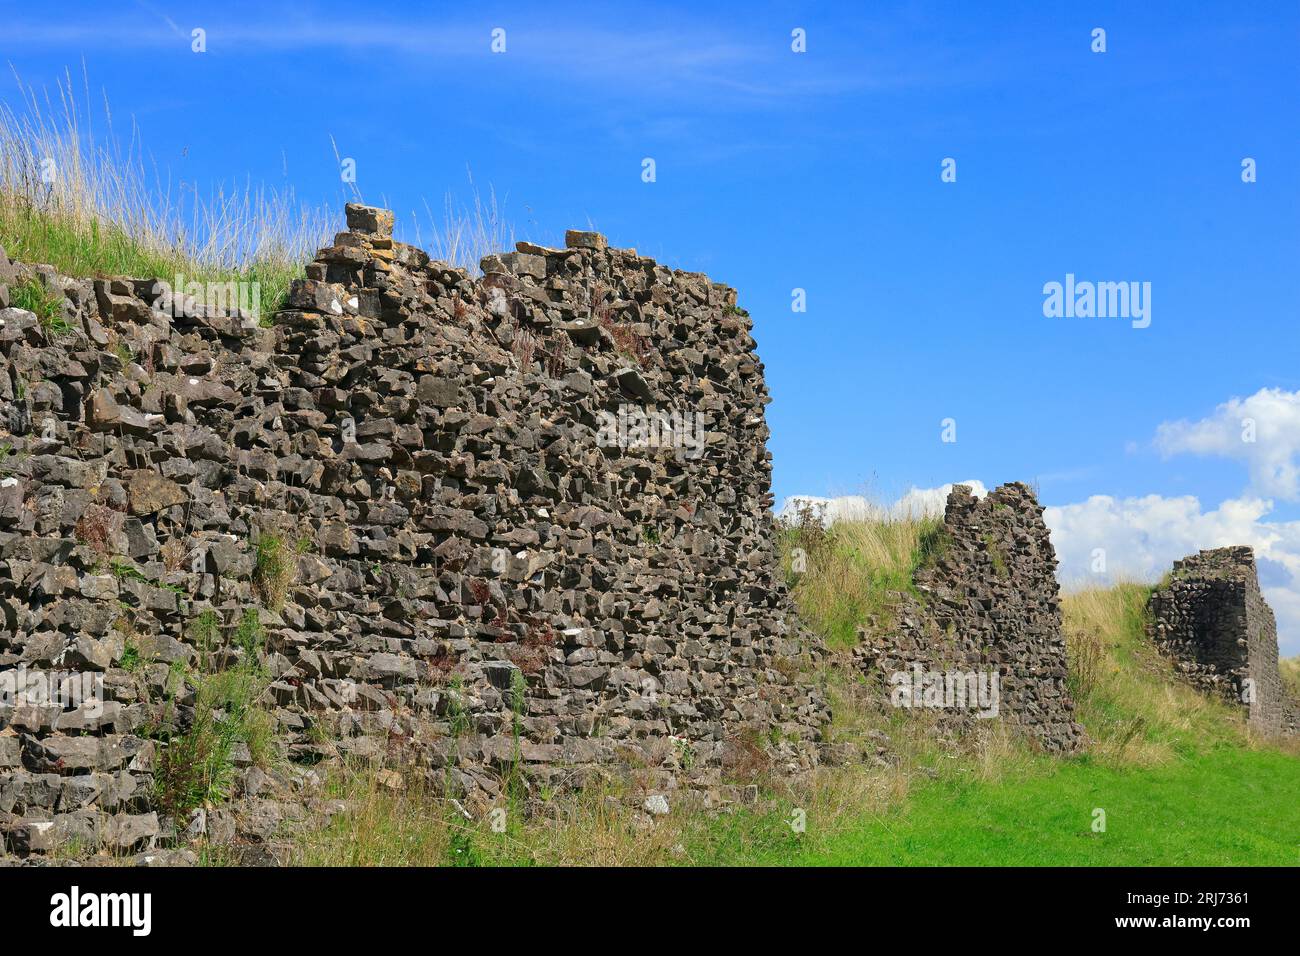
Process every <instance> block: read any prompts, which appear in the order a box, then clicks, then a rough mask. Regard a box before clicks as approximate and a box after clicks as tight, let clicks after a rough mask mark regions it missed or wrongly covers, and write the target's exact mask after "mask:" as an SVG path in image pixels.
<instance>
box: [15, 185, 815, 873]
mask: <svg viewBox="0 0 1300 956" xmlns="http://www.w3.org/2000/svg"><path fill="white" fill-rule="evenodd" d="M347 224H348V229H347V231H346V232H343V233H340V234H339V235H338V236H337V237H336V238H335V241H334V244H333V245H331V246H330V247H328V248H326V249H323V250H321V252H320V253H319V255H318V256H317V258H316V260H315V261H314V262H313V263H311V264H310V265H309V266H308V267H307V278H306V279H305V280H301V281H298V282H296V283H295V284H294V287H293V290H292V293H291V298H290V302H289V307H288V309H287V310H286V311H283V312H281V313H280V314H279V315H277V316H276V319H275V322H274V324H273V325H269V326H267V327H263V325H260V324H259V323H258V321H257V320H256V318H255V317H254V316H251V315H248V314H245V313H241V312H239V311H238V310H234V309H220V310H219V309H212V308H208V307H202V306H200V307H197V308H182V309H175V308H173V297H172V296H171V295H170V294H168V293H166V292H165V291H162V290H160V289H159V287H157V286H156V284H155V283H154V281H153V280H143V279H133V278H106V279H94V280H89V279H86V280H77V279H68V278H66V277H63V276H60V275H58V274H56V273H55V272H54V270H51V269H49V268H47V267H40V266H36V267H32V266H24V265H20V264H17V263H11V262H10V261H9V260H8V259H7V258H6V257H5V256H4V255H3V253H2V252H0V295H7V292H5V291H2V290H5V289H6V287H7V286H10V285H13V284H15V283H18V282H26V281H30V280H33V279H34V280H36V281H39V282H41V283H42V284H43V285H44V286H45V287H46V288H48V289H50V290H52V291H53V292H55V293H57V295H58V296H59V297H61V299H62V304H61V305H60V308H61V309H62V313H63V318H64V319H65V320H66V324H67V326H68V327H69V328H70V329H71V331H66V332H51V331H47V325H46V324H43V323H42V322H40V321H39V320H38V319H37V317H36V316H34V315H32V314H31V313H29V312H24V311H21V310H16V309H5V310H3V311H0V323H2V324H0V425H2V426H3V428H4V430H5V432H7V434H4V435H0V447H3V445H4V444H10V445H12V454H11V455H9V456H8V457H7V458H6V460H5V461H4V462H0V466H3V467H4V469H5V472H4V474H3V476H0V479H2V480H0V599H2V602H0V607H2V608H3V615H4V617H3V620H0V669H4V668H15V669H16V668H18V667H24V668H26V669H28V671H35V672H41V671H56V670H60V671H93V672H95V673H98V674H102V675H103V678H104V684H105V689H106V694H105V696H106V697H107V698H108V700H107V701H106V702H105V706H104V707H103V710H102V714H101V715H100V716H99V717H96V718H93V719H91V718H87V717H86V716H85V714H84V713H79V712H71V711H67V710H63V709H60V708H58V707H48V706H47V707H34V706H24V707H22V708H8V709H0V832H3V834H4V840H5V844H6V846H7V847H8V848H9V850H10V851H11V852H15V853H19V854H27V853H39V852H44V851H48V850H49V849H51V848H52V847H54V846H56V845H58V844H59V842H60V841H64V840H66V839H67V838H70V837H75V838H77V839H78V840H81V841H84V842H85V843H86V844H88V845H106V846H109V847H110V848H112V849H114V850H117V851H123V852H126V851H136V850H140V851H144V850H150V849H151V848H152V847H154V846H155V844H157V843H158V841H160V840H162V841H168V840H170V839H171V838H172V837H174V836H176V835H177V834H178V833H179V831H181V830H183V829H184V828H185V827H186V826H187V825H188V821H168V820H165V819H162V820H160V819H159V816H158V807H157V806H156V805H155V803H154V800H155V797H154V789H153V786H152V776H153V770H154V766H155V762H156V759H157V755H158V750H159V748H160V747H162V746H164V745H165V744H164V743H163V741H164V740H165V739H166V737H167V734H168V732H170V731H172V730H183V729H184V728H185V727H186V726H188V722H189V721H190V720H191V719H192V717H193V712H192V711H193V703H194V699H193V688H192V686H190V685H189V684H185V686H184V687H183V688H182V689H181V690H180V692H179V694H178V695H174V694H173V693H172V692H171V691H169V682H170V681H171V679H172V678H171V675H172V674H173V673H174V672H175V671H177V670H179V669H181V668H182V667H185V666H189V667H192V666H194V665H195V664H196V663H197V659H198V655H197V651H196V647H195V640H194V637H193V623H194V621H195V619H196V618H198V617H199V616H200V615H201V614H203V613H204V612H205V611H211V612H213V613H215V614H216V615H217V617H218V619H219V621H220V623H221V626H222V628H223V630H224V631H225V632H226V633H227V634H229V633H230V632H231V631H232V630H233V629H234V628H235V627H236V626H237V623H238V621H239V620H240V619H241V617H242V615H244V614H245V613H246V612H247V611H248V610H249V609H250V608H252V609H255V610H256V612H257V614H258V616H259V618H260V620H261V622H262V625H263V627H264V628H265V632H266V634H267V638H268V642H267V643H268V646H267V651H266V654H265V658H264V664H265V666H266V667H267V668H268V669H269V671H270V675H271V677H272V678H273V680H272V683H271V684H270V688H269V690H268V691H267V697H266V704H267V705H268V706H269V707H270V708H271V709H272V711H273V713H274V716H275V719H276V723H277V729H278V731H279V733H280V736H281V737H282V739H284V740H287V741H288V753H289V756H290V757H291V758H292V760H293V761H294V764H295V765H297V766H300V767H310V766H311V765H313V764H314V763H317V762H319V761H321V760H328V759H335V758H337V757H339V756H353V757H376V758H384V757H391V756H392V755H393V754H395V753H399V752H400V754H401V756H402V759H405V760H407V761H410V762H412V763H414V764H415V765H416V766H417V767H423V768H425V769H426V771H427V775H428V777H429V781H430V785H432V786H435V787H440V788H444V787H445V788H446V789H447V790H448V791H450V792H451V793H452V794H454V795H456V796H459V797H463V798H466V799H467V800H468V801H469V802H470V803H471V804H475V803H476V804H477V805H479V806H480V807H484V806H486V805H487V804H488V803H489V802H490V801H491V800H493V799H494V798H496V797H497V796H498V794H499V793H500V788H501V785H502V778H503V776H504V775H505V774H506V773H507V772H509V771H512V770H513V769H514V768H515V765H516V762H518V764H519V765H520V766H519V768H518V769H520V770H521V771H522V775H523V778H524V779H525V780H526V781H527V782H528V785H530V786H534V787H537V786H543V785H544V786H546V787H547V788H551V789H554V788H559V787H566V786H571V785H576V784H581V783H582V782H583V781H584V780H585V779H587V778H588V777H589V776H590V775H591V774H593V773H603V772H606V771H607V769H608V768H617V767H627V766H635V767H639V768H641V771H640V774H641V776H640V779H642V781H643V783H644V785H645V786H647V787H650V788H654V789H659V790H667V789H669V788H672V787H675V786H678V784H679V782H680V781H682V780H687V781H688V782H689V783H690V784H691V786H692V788H693V789H694V790H695V791H696V792H707V793H712V794H713V795H714V796H715V797H717V798H718V799H729V798H730V797H731V796H732V794H731V793H730V791H729V790H727V789H726V788H725V787H723V785H722V775H721V768H722V766H723V765H724V763H725V761H726V760H727V757H728V754H729V752H731V750H732V749H733V748H735V747H736V746H737V742H738V741H740V740H749V739H752V738H754V737H759V736H761V737H762V739H764V740H769V741H771V743H770V747H769V749H770V756H771V759H772V760H773V762H774V765H775V766H776V767H777V768H778V770H780V771H782V772H788V773H801V772H804V771H806V770H808V769H809V768H810V767H811V766H812V765H813V764H814V763H815V760H816V746H815V744H816V741H817V738H818V736H819V734H820V730H821V728H822V727H823V726H824V724H825V723H826V721H827V720H828V717H829V714H828V711H827V706H826V704H825V702H824V700H823V699H822V697H821V695H820V693H819V691H818V690H817V688H816V687H815V686H814V685H813V684H812V683H811V682H810V681H809V679H808V678H806V677H802V676H800V674H801V668H802V665H801V663H800V661H801V660H802V661H804V662H805V663H806V662H807V661H809V660H811V659H812V658H813V657H816V656H817V655H819V654H820V653H821V652H820V651H819V649H818V647H817V645H816V643H815V642H814V641H812V640H810V638H809V637H808V635H807V634H806V633H803V632H801V631H800V630H799V628H798V625H797V623H796V621H795V618H794V614H793V611H792V609H791V605H790V603H789V601H788V598H787V595H786V593H785V590H784V585H783V584H782V583H781V581H780V578H779V572H778V571H777V569H776V562H775V558H774V539H773V532H772V524H771V518H770V511H769V509H770V506H771V503H772V499H771V494H770V477H771V461H770V454H769V453H768V452H767V450H766V447H765V445H766V439H767V436H768V430H767V425H766V423H765V419H764V406H765V405H766V404H767V402H768V401H769V398H768V394H767V390H766V388H765V386H764V382H763V365H762V363H761V362H760V361H759V359H758V357H757V356H756V354H755V352H754V341H753V339H752V337H751V336H750V322H749V320H748V318H747V316H746V315H745V314H744V313H743V312H742V311H740V310H738V309H736V307H735V303H736V294H735V292H734V290H732V289H729V288H727V287H726V286H723V285H721V284H718V283H714V282H711V281H710V280H709V279H708V278H706V277H705V276H703V275H699V274H695V273H687V272H681V271H675V270H670V269H667V268H665V267H663V266H660V265H658V264H657V263H655V262H654V261H653V260H651V259H647V258H644V257H641V256H638V255H636V254H635V252H633V251H628V250H618V249H611V248H609V246H608V243H607V242H606V241H605V239H604V238H603V237H601V236H599V235H597V234H595V233H580V232H572V233H570V234H569V235H568V241H567V248H565V249H548V248H544V247H540V246H536V245H533V244H530V243H519V244H518V245H517V248H516V251H514V252H511V253H506V254H501V255H497V256H489V257H488V258H486V259H485V260H484V261H483V268H484V272H485V274H484V275H483V276H482V277H481V278H473V277H471V276H470V275H468V274H467V273H466V272H464V271H463V270H459V269H456V268H452V267H450V266H448V265H446V264H443V263H440V262H436V261H431V260H430V259H429V257H428V256H427V255H426V254H425V253H423V252H421V251H420V250H419V249H416V248H414V247H411V246H408V245H405V244H403V243H400V242H397V241H395V240H394V239H393V237H392V230H393V217H392V214H391V213H390V212H388V211H386V210H381V209H375V208H373V207H365V206H359V205H349V206H348V208H347ZM179 294H180V293H179V292H178V293H177V295H179ZM0 301H7V300H0ZM621 405H630V406H634V407H636V408H639V409H644V410H646V411H654V410H658V411H663V412H667V411H669V410H675V411H680V412H686V413H699V414H702V415H703V416H705V418H706V421H707V426H706V439H707V440H706V441H705V443H704V446H703V448H702V450H701V451H702V453H701V454H700V455H699V456H698V457H692V456H689V455H683V454H680V450H679V449H674V448H663V447H657V448H656V447H618V446H617V445H610V444H609V443H608V442H604V443H602V442H598V440H597V438H598V434H599V432H600V427H601V424H602V418H601V416H600V413H601V412H602V411H604V412H609V413H611V414H613V413H616V412H617V410H618V408H619V406H621ZM269 535H275V536H276V537H277V538H279V539H280V540H281V541H283V542H285V543H287V544H288V546H289V548H290V554H291V555H292V562H293V574H292V581H291V582H290V583H289V585H288V588H287V592H286V594H285V595H284V600H283V603H282V604H280V603H279V602H271V603H274V604H275V605H276V606H273V607H268V606H267V604H268V603H269V602H268V601H267V600H266V597H265V595H264V594H262V593H261V592H260V591H259V589H258V587H257V584H256V581H255V575H254V565H255V552H254V547H253V542H254V540H256V539H258V538H259V537H266V536H269ZM123 566H126V567H128V568H129V569H130V570H129V572H128V573H122V568H123ZM115 571H116V572H117V573H115ZM128 646H129V647H131V648H132V650H133V651H134V652H136V653H138V654H139V657H140V658H141V660H140V663H139V665H138V666H132V667H130V668H126V667H123V655H124V653H125V651H126V649H127V647H128ZM520 689H521V690H522V694H521V695H519V696H517V691H518V690H520ZM173 697H174V699H173ZM83 710H84V708H83ZM516 730H517V734H516ZM254 770H256V768H251V769H250V770H248V771H246V772H245V774H244V777H245V780H244V782H243V783H241V785H240V787H239V788H238V790H239V793H238V795H239V796H240V798H241V799H243V800H244V801H245V805H244V806H243V807H242V809H244V810H247V811H249V812H248V813H246V814H244V816H247V817H249V818H251V819H254V820H256V821H258V823H257V827H256V829H257V830H258V831H259V832H261V831H265V832H266V833H269V832H271V831H273V830H274V824H275V822H276V821H277V820H280V819H284V818H291V817H293V816H295V815H298V814H300V811H301V807H297V806H295V805H294V803H293V801H292V800H289V801H287V802H286V801H285V800H283V799H281V798H279V797H277V799H276V800H274V801H273V800H271V799H270V796H269V793H270V792H271V790H272V789H273V788H272V787H271V786H270V784H269V783H268V782H267V781H266V780H264V779H262V778H264V777H265V776H266V775H264V774H263V775H261V776H258V774H256V773H253V771H254ZM250 774H251V775H252V776H253V778H254V780H253V782H252V783H248V780H247V778H248V777H249V775H250ZM282 782H283V781H282ZM290 782H292V781H290ZM245 784H247V785H245ZM222 812H223V811H213V812H212V813H210V814H208V824H207V825H208V828H209V830H212V829H213V828H214V826H216V824H218V823H219V827H218V828H219V829H220V830H221V831H222V832H223V833H227V834H231V832H232V828H231V826H230V825H229V821H223V820H222V819H221V816H220V814H221V813H222Z"/></svg>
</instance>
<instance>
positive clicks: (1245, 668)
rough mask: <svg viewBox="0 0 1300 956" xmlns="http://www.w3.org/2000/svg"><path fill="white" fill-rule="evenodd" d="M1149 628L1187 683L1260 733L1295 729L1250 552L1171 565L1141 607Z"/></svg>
mask: <svg viewBox="0 0 1300 956" xmlns="http://www.w3.org/2000/svg"><path fill="white" fill-rule="evenodd" d="M1147 610H1148V612H1149V614H1148V616H1149V622H1150V623H1149V625H1148V630H1149V634H1150V636H1151V639H1152V640H1153V641H1154V642H1155V644H1156V646H1157V647H1159V648H1160V649H1161V651H1163V652H1164V653H1165V654H1166V655H1167V656H1169V657H1170V658H1171V659H1172V660H1173V662H1174V664H1175V666H1176V667H1177V668H1178V670H1179V672H1180V673H1181V674H1182V675H1183V676H1184V677H1185V678H1186V679H1187V680H1188V681H1189V682H1190V683H1191V684H1193V685H1194V686H1196V687H1197V688H1199V689H1201V690H1203V691H1205V692H1206V693H1209V694H1213V695H1215V696H1216V697H1219V698H1221V699H1222V700H1225V701H1227V702H1228V703H1230V704H1234V705H1237V706H1240V707H1243V708H1245V710H1246V712H1247V715H1248V721H1249V723H1250V725H1251V726H1252V727H1254V728H1255V729H1256V730H1258V731H1259V732H1261V733H1264V734H1280V733H1287V732H1289V733H1295V732H1296V713H1297V710H1298V709H1300V708H1297V704H1296V702H1295V701H1294V700H1293V699H1291V698H1290V697H1289V696H1288V695H1287V693H1286V691H1285V689H1284V688H1283V685H1282V677H1281V674H1280V673H1279V671H1278V649H1277V622H1276V620H1275V619H1274V617H1273V610H1272V608H1270V607H1269V606H1268V603H1267V602H1266V601H1265V600H1264V595H1263V593H1262V592H1261V591H1260V588H1259V575H1258V572H1257V571H1256V567H1255V552H1254V550H1253V549H1251V548H1249V547H1230V548H1215V549H1213V550H1208V551H1201V552H1198V553H1197V554H1194V555H1191V556H1190V557H1186V558H1183V559H1182V560H1180V561H1175V562H1174V568H1173V571H1172V572H1171V573H1170V575H1169V577H1168V578H1167V579H1166V580H1165V581H1164V582H1163V583H1162V584H1161V585H1160V586H1159V587H1157V588H1156V589H1155V590H1154V591H1153V592H1152V593H1151V597H1150V599H1149V601H1148V604H1147Z"/></svg>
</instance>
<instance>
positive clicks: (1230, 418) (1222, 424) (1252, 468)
mask: <svg viewBox="0 0 1300 956" xmlns="http://www.w3.org/2000/svg"><path fill="white" fill-rule="evenodd" d="M1155 446H1156V448H1157V449H1158V450H1159V451H1160V452H1161V453H1162V454H1164V455H1166V456H1169V455H1178V454H1192V455H1203V456H1212V457H1218V458H1229V459H1233V460H1235V461H1240V462H1244V463H1245V465H1246V468H1247V470H1248V471H1249V473H1250V480H1251V486H1252V487H1253V488H1254V489H1255V490H1256V491H1257V492H1259V493H1260V494H1263V495H1271V496H1274V497H1277V498H1282V499H1283V500H1285V501H1298V500H1300V391H1295V392H1287V391H1284V390H1282V389H1278V388H1263V389H1260V390H1259V391H1258V392H1256V393H1255V394H1254V395H1251V396H1249V397H1247V398H1231V399H1229V400H1228V401H1226V402H1224V403H1223V404H1221V405H1219V406H1218V407H1216V408H1215V409H1214V412H1213V413H1212V414H1210V415H1208V416H1206V417H1205V418H1202V419H1199V420H1197V421H1186V420H1182V421H1176V422H1165V423H1163V424H1161V425H1160V427H1159V428H1157V429H1156V437H1155Z"/></svg>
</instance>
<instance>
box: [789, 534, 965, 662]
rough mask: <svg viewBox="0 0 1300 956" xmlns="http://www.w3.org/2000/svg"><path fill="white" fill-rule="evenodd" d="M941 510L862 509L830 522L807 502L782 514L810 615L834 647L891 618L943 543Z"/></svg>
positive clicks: (798, 596)
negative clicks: (926, 512)
mask: <svg viewBox="0 0 1300 956" xmlns="http://www.w3.org/2000/svg"><path fill="white" fill-rule="evenodd" d="M942 528H943V521H942V519H941V518H938V517H924V516H915V515H906V516H891V515H888V514H887V513H885V512H883V511H881V512H880V513H879V514H878V515H873V514H863V515H862V516H861V517H855V518H853V519H848V520H836V521H834V522H833V523H831V524H830V526H829V527H824V526H823V524H822V521H821V517H820V515H819V514H818V513H817V512H815V511H814V510H812V509H808V508H804V509H801V510H800V511H798V512H796V513H795V514H794V515H792V516H789V517H787V518H783V519H780V520H778V522H777V545H778V549H779V551H780V555H781V563H782V568H783V570H784V571H785V575H786V580H787V582H788V583H789V585H790V593H791V596H792V597H793V598H794V601H795V604H796V605H797V606H798V608H799V611H800V614H801V615H802V616H803V618H804V621H805V622H806V623H807V624H808V626H809V627H811V628H812V629H813V630H814V631H816V632H817V633H818V634H820V635H821V636H822V637H823V638H824V639H825V640H826V642H827V644H828V645H829V646H831V647H832V648H844V647H852V646H853V645H854V644H856V643H857V632H858V628H859V627H862V626H864V625H866V624H867V623H868V622H869V621H870V620H871V619H873V618H875V619H876V620H877V621H879V622H880V623H887V621H888V619H889V615H890V611H891V607H892V605H893V604H894V603H895V600H896V595H897V594H898V593H899V592H907V591H912V590H913V584H912V575H913V573H914V572H915V570H916V568H917V567H918V566H919V565H921V564H922V563H924V562H926V561H929V560H933V559H934V558H935V557H937V556H938V555H939V554H940V553H941V552H942V549H943V538H942V533H941V532H942Z"/></svg>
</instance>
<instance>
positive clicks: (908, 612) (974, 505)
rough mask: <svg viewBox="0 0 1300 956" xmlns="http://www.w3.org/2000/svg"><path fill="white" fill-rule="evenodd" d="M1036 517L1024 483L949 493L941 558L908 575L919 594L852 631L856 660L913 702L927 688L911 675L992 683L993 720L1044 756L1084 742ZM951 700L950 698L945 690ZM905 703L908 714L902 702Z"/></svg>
mask: <svg viewBox="0 0 1300 956" xmlns="http://www.w3.org/2000/svg"><path fill="white" fill-rule="evenodd" d="M1042 515H1043V509H1042V507H1041V506H1040V505H1039V504H1038V501H1037V500H1036V499H1035V497H1034V493H1033V492H1032V491H1031V490H1030V489H1029V488H1028V487H1027V486H1026V485H1023V484H1019V483H1014V484H1007V485H1003V486H1001V487H1000V488H997V489H996V490H994V491H992V492H990V493H989V494H988V495H987V496H985V497H984V498H976V497H975V496H974V495H973V494H972V493H971V490H970V488H968V487H967V486H965V485H957V486H956V487H954V488H953V489H952V491H951V493H950V494H949V495H948V502H947V508H946V509H945V512H944V520H943V526H942V531H941V533H940V537H939V540H938V541H937V542H936V546H937V550H938V558H937V560H934V561H932V562H928V563H925V564H923V565H922V566H921V567H920V568H919V569H918V570H917V572H916V573H915V576H914V582H913V583H914V586H915V590H916V593H917V595H919V596H913V595H911V594H904V595H900V596H899V598H900V603H899V606H898V607H897V608H896V609H895V610H894V611H893V613H892V614H891V615H890V619H889V621H888V622H886V623H885V625H884V626H880V627H869V628H864V629H862V630H861V631H860V633H859V642H858V647H857V648H856V649H855V651H854V653H855V657H856V659H857V661H858V664H859V666H860V667H861V669H862V670H863V672H864V673H866V674H867V675H869V676H871V677H873V678H875V679H877V680H880V681H881V682H882V683H883V684H884V689H885V690H886V691H892V690H893V688H891V687H890V683H891V682H893V683H894V684H896V685H904V687H905V689H906V688H907V687H910V688H911V689H912V690H913V691H914V692H917V693H918V697H919V698H920V699H918V700H917V701H916V702H915V704H914V705H915V706H933V705H932V704H927V703H926V701H925V700H924V698H923V696H921V695H923V694H924V692H925V691H928V690H930V687H929V686H927V687H924V688H917V686H916V683H917V682H916V679H915V678H909V677H908V676H907V675H909V674H916V673H918V672H919V673H923V674H932V675H936V677H937V676H938V675H949V674H952V675H954V677H953V678H951V679H948V678H945V680H944V682H943V684H944V686H943V688H942V689H943V690H944V691H948V689H949V688H950V687H951V686H952V684H953V683H954V682H956V683H958V685H959V686H960V681H961V680H963V679H964V680H966V681H971V680H972V677H973V678H974V683H975V684H976V685H977V689H978V682H979V680H981V679H985V680H987V678H988V677H989V676H991V675H996V677H997V687H998V707H997V709H998V716H1001V717H1004V718H1005V719H1006V720H1008V721H1009V722H1010V723H1012V724H1015V725H1017V726H1018V727H1020V728H1021V729H1022V730H1023V731H1024V732H1025V733H1026V734H1027V735H1028V736H1029V737H1030V738H1031V739H1033V740H1036V741H1037V742H1038V744H1039V745H1040V746H1041V747H1042V748H1043V749H1044V750H1046V751H1048V752H1052V753H1069V752H1072V751H1074V750H1076V749H1078V748H1079V747H1080V746H1081V744H1082V743H1083V741H1084V734H1083V728H1082V727H1080V726H1079V724H1078V723H1076V722H1075V720H1074V701H1073V700H1072V698H1071V697H1070V693H1069V689H1068V687H1067V685H1066V674H1067V667H1066V654H1065V638H1064V636H1063V634H1062V631H1061V602H1060V589H1059V586H1058V584H1057V581H1056V574H1055V572H1056V552H1055V550H1054V549H1053V547H1052V541H1051V537H1050V535H1049V534H1048V530H1047V526H1046V525H1045V524H1044V523H1043V518H1042ZM950 696H951V697H955V696H956V694H955V693H952V692H950ZM969 700H970V694H969V692H968V693H967V706H964V707H962V706H957V702H956V701H953V700H950V699H944V700H942V701H941V702H940V704H939V706H938V707H937V709H938V710H939V711H940V713H941V715H942V716H946V717H950V718H957V719H960V718H963V717H972V718H974V719H979V716H981V714H987V713H988V711H989V708H988V707H986V706H983V701H980V700H977V701H976V703H977V704H980V705H981V706H970V705H969ZM909 706H910V705H909Z"/></svg>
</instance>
